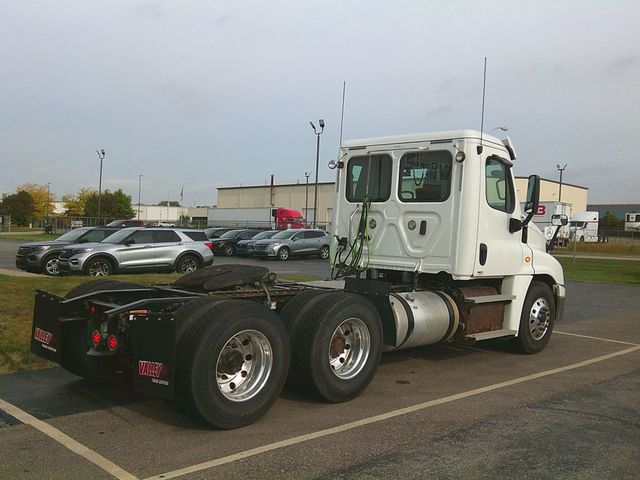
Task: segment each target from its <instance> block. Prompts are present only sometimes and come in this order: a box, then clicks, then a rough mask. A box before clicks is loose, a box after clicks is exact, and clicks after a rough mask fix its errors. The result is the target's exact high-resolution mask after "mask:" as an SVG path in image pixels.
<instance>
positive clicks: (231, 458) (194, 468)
mask: <svg viewBox="0 0 640 480" xmlns="http://www.w3.org/2000/svg"><path fill="white" fill-rule="evenodd" d="M638 350H640V345H634V346H632V347H630V348H626V349H624V350H620V351H618V352H614V353H609V354H607V355H601V356H599V357H594V358H591V359H589V360H584V361H582V362H578V363H573V364H571V365H565V366H564V367H558V368H554V369H551V370H545V371H543V372H538V373H533V374H531V375H526V376H524V377H519V378H514V379H512V380H507V381H505V382H500V383H495V384H493V385H488V386H486V387H480V388H476V389H473V390H468V391H466V392H462V393H457V394H455V395H449V396H447V397H443V398H438V399H436V400H430V401H428V402H423V403H418V404H416V405H411V406H409V407H404V408H400V409H397V410H392V411H390V412H387V413H382V414H380V415H374V416H372V417H368V418H363V419H361V420H356V421H354V422H349V423H346V424H343V425H339V426H337V427H332V428H327V429H324V430H319V431H317V432H311V433H307V434H305V435H299V436H297V437H293V438H289V439H287V440H282V441H280V442H274V443H269V444H267V445H262V446H260V447H256V448H252V449H249V450H245V451H243V452H238V453H234V454H232V455H227V456H226V457H220V458H216V459H214V460H210V461H208V462H203V463H198V464H195V465H191V466H189V467H184V468H181V469H178V470H173V471H171V472H166V473H162V474H159V475H155V476H153V477H148V478H147V479H146V480H166V479H169V478H177V477H181V476H183V475H188V474H190V473H195V472H199V471H202V470H207V469H209V468H213V467H217V466H220V465H225V464H228V463H232V462H236V461H238V460H242V459H244V458H249V457H253V456H256V455H260V454H262V453H267V452H270V451H273V450H278V449H280V448H285V447H290V446H293V445H297V444H299V443H303V442H308V441H310V440H316V439H318V438H322V437H326V436H329V435H333V434H336V433H340V432H345V431H347V430H353V429H354V428H359V427H363V426H366V425H370V424H372V423H377V422H381V421H383V420H388V419H391V418H395V417H399V416H401V415H406V414H409V413H415V412H418V411H420V410H424V409H427V408H430V407H435V406H437V405H442V404H444V403H449V402H454V401H456V400H461V399H463V398H468V397H472V396H475V395H480V394H483V393H487V392H491V391H494V390H498V389H500V388H505V387H509V386H512V385H517V384H520V383H524V382H528V381H531V380H537V379H539V378H543V377H548V376H549V375H555V374H557V373H562V372H566V371H569V370H575V369H576V368H581V367H585V366H587V365H593V364H594V363H599V362H603V361H605V360H609V359H611V358H615V357H619V356H621V355H627V354H629V353H632V352H636V351H638Z"/></svg>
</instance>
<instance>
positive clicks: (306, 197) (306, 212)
mask: <svg viewBox="0 0 640 480" xmlns="http://www.w3.org/2000/svg"><path fill="white" fill-rule="evenodd" d="M310 176H311V172H304V177H305V178H306V179H307V183H306V185H305V187H304V221H305V223H307V217H308V216H309V177H310Z"/></svg>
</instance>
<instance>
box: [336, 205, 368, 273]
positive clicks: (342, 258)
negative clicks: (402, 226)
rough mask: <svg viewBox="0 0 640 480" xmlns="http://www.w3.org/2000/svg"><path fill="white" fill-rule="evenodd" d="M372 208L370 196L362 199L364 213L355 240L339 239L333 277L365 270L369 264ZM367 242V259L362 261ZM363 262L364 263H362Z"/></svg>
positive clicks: (361, 215)
mask: <svg viewBox="0 0 640 480" xmlns="http://www.w3.org/2000/svg"><path fill="white" fill-rule="evenodd" d="M370 208H371V200H370V199H369V197H368V196H365V197H364V200H363V201H362V213H361V214H360V221H359V222H358V229H357V231H356V234H355V237H354V239H353V242H352V243H351V244H349V240H348V239H347V238H344V239H338V248H337V249H336V253H335V255H334V257H333V262H332V264H331V278H333V279H337V278H342V277H348V276H349V275H355V274H357V273H360V272H363V271H365V270H366V269H367V267H368V266H369V258H370V257H369V252H370V248H369V235H367V225H368V223H369V222H368V217H369V209H370ZM365 244H366V246H367V259H366V262H364V263H362V256H363V253H364V247H365ZM361 263H362V265H361Z"/></svg>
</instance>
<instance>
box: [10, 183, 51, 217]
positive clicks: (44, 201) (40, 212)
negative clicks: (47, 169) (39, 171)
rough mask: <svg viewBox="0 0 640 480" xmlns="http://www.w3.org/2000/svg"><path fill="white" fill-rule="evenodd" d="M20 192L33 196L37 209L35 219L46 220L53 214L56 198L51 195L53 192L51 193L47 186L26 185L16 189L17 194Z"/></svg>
mask: <svg viewBox="0 0 640 480" xmlns="http://www.w3.org/2000/svg"><path fill="white" fill-rule="evenodd" d="M20 191H25V192H27V193H28V194H29V195H31V198H32V199H33V205H34V207H35V212H34V214H33V215H34V217H35V218H44V217H46V216H47V215H51V214H52V213H53V200H54V199H55V198H54V196H53V195H51V192H49V190H48V189H47V186H46V185H38V184H35V183H25V184H24V185H20V186H19V187H18V188H17V189H16V193H19V192H20Z"/></svg>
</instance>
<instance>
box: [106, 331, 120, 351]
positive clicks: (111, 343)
mask: <svg viewBox="0 0 640 480" xmlns="http://www.w3.org/2000/svg"><path fill="white" fill-rule="evenodd" d="M107 347H109V350H111V351H112V352H113V351H115V349H116V348H118V339H117V338H116V337H115V336H114V335H109V338H107Z"/></svg>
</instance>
